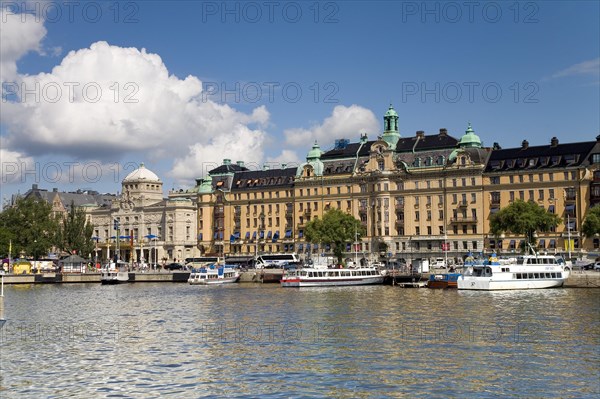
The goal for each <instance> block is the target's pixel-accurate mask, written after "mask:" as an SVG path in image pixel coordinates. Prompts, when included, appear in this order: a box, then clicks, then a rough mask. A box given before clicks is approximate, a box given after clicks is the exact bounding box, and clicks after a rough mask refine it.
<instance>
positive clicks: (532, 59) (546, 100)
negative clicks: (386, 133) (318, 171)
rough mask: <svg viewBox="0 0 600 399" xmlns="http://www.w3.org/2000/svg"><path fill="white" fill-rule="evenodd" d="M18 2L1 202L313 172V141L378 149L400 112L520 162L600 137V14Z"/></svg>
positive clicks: (5, 71) (511, 5) (410, 128)
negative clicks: (146, 175)
mask: <svg viewBox="0 0 600 399" xmlns="http://www.w3.org/2000/svg"><path fill="white" fill-rule="evenodd" d="M16 3H17V4H16V6H17V7H15V3H13V2H3V6H4V8H3V14H2V23H3V26H2V28H3V29H2V40H1V41H0V50H2V51H1V53H0V54H1V56H2V59H0V66H1V67H2V73H1V75H2V76H1V78H2V82H3V88H4V89H3V94H4V95H5V97H6V99H5V101H4V102H3V103H2V104H1V105H2V123H1V125H0V134H1V137H2V143H1V146H2V147H1V148H2V160H1V162H2V173H3V177H2V179H3V180H2V193H1V195H2V197H3V198H4V197H6V196H8V195H10V194H12V193H15V192H17V191H21V192H23V191H25V190H27V189H28V188H29V187H30V186H31V184H32V183H36V182H37V183H38V184H39V185H40V186H41V187H44V188H49V189H50V188H52V187H59V189H65V190H72V189H77V188H92V189H96V190H99V191H103V192H116V191H118V190H119V189H120V184H119V182H120V179H122V178H123V177H124V175H125V174H126V173H127V172H128V171H130V170H132V165H133V164H134V163H137V162H145V163H146V166H147V167H149V168H150V169H152V170H153V171H155V172H156V173H157V174H158V175H159V176H160V177H161V178H162V179H163V181H164V182H165V189H170V188H181V187H184V188H185V187H187V186H189V185H191V184H192V183H193V178H194V177H196V176H200V175H202V174H203V173H204V172H205V170H207V169H210V167H211V165H215V164H217V163H218V162H219V161H220V160H221V159H223V158H231V159H233V160H234V161H235V160H244V161H246V162H248V163H251V164H253V165H260V164H261V163H263V162H287V163H292V162H300V161H302V159H303V158H304V157H305V154H306V152H307V151H308V150H309V149H310V146H311V144H312V142H313V141H314V140H318V141H319V143H320V144H321V147H322V148H324V149H327V148H329V147H331V146H332V144H333V141H334V140H335V139H336V138H350V139H352V140H356V139H357V138H358V136H359V134H360V133H361V132H367V133H368V134H369V136H370V137H371V138H375V137H376V136H377V135H378V134H379V133H380V131H381V126H382V123H381V121H382V116H383V113H384V112H385V111H386V109H387V107H388V106H389V103H390V102H391V103H393V105H394V107H395V109H396V110H397V112H398V114H399V116H400V119H399V121H400V122H399V123H400V133H401V135H402V136H403V137H407V136H411V135H414V134H415V131H417V130H425V131H426V133H428V134H433V133H436V132H437V131H438V130H439V128H447V129H448V130H449V133H450V134H451V135H453V136H455V137H460V136H461V135H462V134H463V133H464V130H465V127H466V125H467V122H469V121H470V122H471V123H472V124H473V127H474V129H475V131H476V132H477V134H478V135H480V137H481V138H482V140H483V141H484V144H486V145H491V144H492V143H493V142H499V143H500V145H501V146H503V147H505V148H507V147H513V146H518V145H520V142H521V141H522V140H523V139H527V140H528V141H529V142H530V145H541V144H545V143H549V141H550V138H551V137H552V136H557V137H558V138H559V140H560V141H561V142H568V141H586V140H593V139H594V138H595V136H596V135H598V134H600V116H599V114H600V113H599V112H598V110H599V109H600V94H599V93H600V64H599V61H600V50H599V49H600V27H599V20H600V5H599V3H598V2H596V1H581V2H573V1H570V2H558V1H546V2H485V1H483V2H481V1H480V2H472V3H469V2H420V1H419V2H412V1H408V2H406V1H405V2H402V1H381V2H378V1H369V2H366V1H365V2H363V1H343V2H342V1H339V2H328V1H323V2H314V1H306V2H305V1H302V2H283V1H280V2H278V1H275V2H262V1H260V2H227V3H223V2H220V1H217V2H212V1H209V2H205V1H169V2H166V1H138V2H127V1H125V2H118V3H117V2H79V3H76V4H77V5H76V6H74V8H72V9H69V7H70V6H68V5H67V3H64V2H46V1H37V2H36V1H32V2H27V3H23V2H16ZM23 8H25V9H26V10H29V13H28V15H27V16H26V17H23V16H21V15H18V14H19V12H21V11H23ZM98 10H100V11H101V15H99V14H98V13H97V12H98ZM32 14H35V15H32ZM142 49H145V51H144V52H142ZM70 52H73V53H70ZM36 81H37V82H39V84H40V86H39V87H36V86H35V82H36ZM65 82H70V83H69V84H78V86H72V87H76V89H74V90H75V95H74V98H72V99H71V101H69V98H68V97H69V96H68V95H67V93H68V91H67V89H68V86H66V85H65ZM86 84H93V85H94V87H95V85H96V84H97V85H99V86H98V87H102V88H103V90H102V98H101V100H100V101H99V102H97V103H94V102H92V100H90V98H86V97H85V96H82V94H81V93H79V95H78V92H81V88H82V87H83V86H84V85H86ZM114 84H117V86H114ZM126 84H130V85H129V86H125V85H126ZM23 87H26V88H29V90H33V91H36V90H37V91H38V92H39V94H40V98H39V99H37V98H34V96H33V94H31V93H30V94H29V97H27V96H25V98H23V97H24V96H23V95H22V94H23V93H22V90H21V89H22V88H23ZM56 87H59V88H60V89H61V92H60V96H59V97H57V95H54V92H53V91H52V90H55V89H56ZM111 87H112V89H111ZM115 87H116V89H115ZM15 92H16V93H15ZM117 92H118V94H119V97H118V99H117V101H115V97H114V95H115V94H116V93H117ZM88 94H89V93H88ZM127 95H129V100H132V99H133V100H137V102H136V103H134V104H131V103H128V102H126V101H124V100H125V98H127ZM106 97H109V98H110V100H111V101H108V102H107V103H105V100H106ZM28 165H29V166H28ZM69 165H73V169H72V176H69V173H68V172H69ZM98 171H100V172H98ZM98 173H100V174H101V176H98ZM90 174H91V175H93V176H90ZM82 176H83V177H82Z"/></svg>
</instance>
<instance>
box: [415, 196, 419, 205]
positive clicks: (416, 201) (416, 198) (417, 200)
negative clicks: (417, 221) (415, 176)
mask: <svg viewBox="0 0 600 399" xmlns="http://www.w3.org/2000/svg"><path fill="white" fill-rule="evenodd" d="M415 205H419V197H415Z"/></svg>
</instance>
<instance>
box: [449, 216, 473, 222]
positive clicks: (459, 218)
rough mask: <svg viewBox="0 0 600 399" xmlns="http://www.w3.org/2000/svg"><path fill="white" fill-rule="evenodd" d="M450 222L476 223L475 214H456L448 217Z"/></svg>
mask: <svg viewBox="0 0 600 399" xmlns="http://www.w3.org/2000/svg"><path fill="white" fill-rule="evenodd" d="M450 223H477V217H476V216H457V217H454V218H451V219H450Z"/></svg>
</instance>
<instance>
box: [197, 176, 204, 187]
mask: <svg viewBox="0 0 600 399" xmlns="http://www.w3.org/2000/svg"><path fill="white" fill-rule="evenodd" d="M195 180H196V185H197V186H199V185H201V184H202V181H203V179H202V178H201V177H198V178H196V179H195Z"/></svg>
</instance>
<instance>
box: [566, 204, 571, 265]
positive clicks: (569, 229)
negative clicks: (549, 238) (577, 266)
mask: <svg viewBox="0 0 600 399" xmlns="http://www.w3.org/2000/svg"><path fill="white" fill-rule="evenodd" d="M567 239H568V241H567V243H568V244H567V246H568V249H569V260H571V218H570V215H569V214H567Z"/></svg>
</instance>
